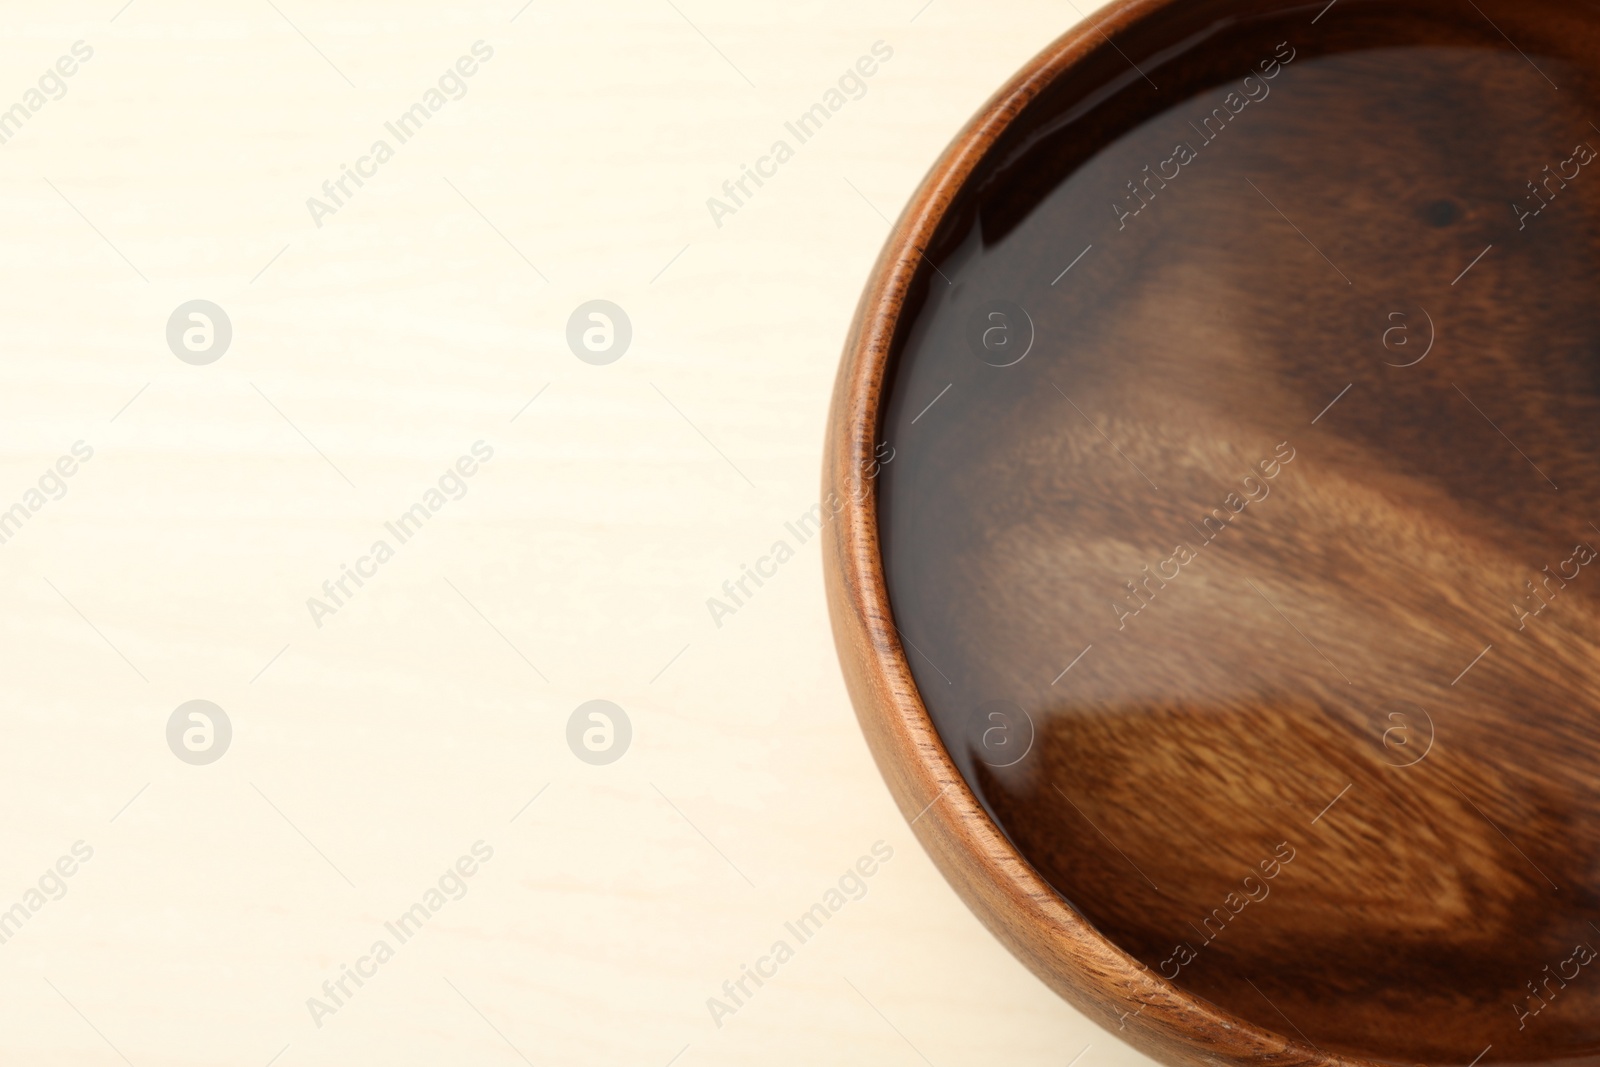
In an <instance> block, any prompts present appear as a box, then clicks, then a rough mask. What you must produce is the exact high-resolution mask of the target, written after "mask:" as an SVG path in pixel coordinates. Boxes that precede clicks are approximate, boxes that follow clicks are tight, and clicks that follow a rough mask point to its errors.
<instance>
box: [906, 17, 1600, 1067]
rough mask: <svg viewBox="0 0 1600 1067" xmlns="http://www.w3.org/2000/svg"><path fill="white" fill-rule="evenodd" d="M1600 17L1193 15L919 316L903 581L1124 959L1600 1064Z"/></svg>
mask: <svg viewBox="0 0 1600 1067" xmlns="http://www.w3.org/2000/svg"><path fill="white" fill-rule="evenodd" d="M1597 19H1600V15H1597V14H1596V13H1595V12H1594V11H1592V10H1590V9H1586V8H1581V7H1579V6H1578V5H1575V4H1567V3H1549V2H1525V0H1524V2H1518V3H1514V4H1513V3H1509V2H1500V0H1451V2H1450V3H1434V2H1409V0H1407V2H1402V3H1394V2H1385V3H1381V4H1379V3H1370V2H1361V0H1337V2H1336V3H1334V4H1332V5H1327V6H1324V3H1323V2H1319V3H1314V4H1311V5H1309V6H1307V5H1292V6H1291V5H1284V4H1272V3H1244V2H1230V3H1219V2H1197V3H1185V4H1175V5H1171V6H1167V7H1164V8H1160V9H1159V10H1156V11H1155V12H1154V13H1152V14H1150V15H1148V16H1146V17H1143V18H1140V19H1137V20H1134V21H1133V22H1132V23H1131V24H1129V25H1128V26H1127V27H1125V28H1123V29H1121V30H1119V31H1118V32H1116V33H1115V34H1114V35H1113V36H1112V37H1110V38H1108V39H1107V41H1106V45H1105V47H1102V48H1098V49H1096V50H1095V51H1094V52H1093V53H1092V54H1090V55H1089V56H1087V57H1086V58H1085V59H1084V60H1083V61H1082V62H1080V63H1078V64H1076V65H1074V66H1073V67H1072V68H1071V69H1069V70H1068V71H1067V72H1066V73H1064V74H1063V75H1062V76H1061V77H1059V78H1058V79H1057V80H1056V82H1055V83H1053V84H1052V85H1051V87H1050V88H1049V90H1048V91H1046V92H1045V93H1044V94H1043V95H1041V96H1040V97H1039V98H1037V99H1036V100H1035V101H1034V103H1033V104H1031V105H1030V106H1029V107H1028V108H1027V109H1026V110H1024V111H1023V112H1022V114H1021V115H1020V116H1018V118H1017V119H1016V120H1015V121H1014V122H1013V123H1012V124H1011V126H1010V127H1009V128H1008V130H1007V131H1006V133H1005V134H1004V135H1003V136H1002V137H1001V138H1000V139H999V140H998V141H997V142H996V144H995V145H994V146H993V148H992V149H991V150H990V151H989V153H988V155H987V157H986V158H985V160H984V162H983V163H982V164H981V165H980V166H979V168H978V169H977V171H976V172H975V173H974V174H973V176H972V178H971V180H969V181H968V182H967V183H966V186H965V188H964V190H963V192H962V193H961V195H960V196H958V197H957V199H956V201H955V202H954V203H953V204H952V205H951V206H950V207H949V209H948V211H947V212H946V214H945V217H944V219H943V221H942V223H941V224H940V227H939V229H938V232H937V235H936V237H935V240H934V242H933V244H932V246H931V247H930V249H929V251H928V254H927V258H928V267H927V269H924V270H922V271H921V272H920V274H919V275H918V278H917V280H916V282H915V284H914V286H913V291H912V293H911V296H910V299H909V301H908V303H907V304H906V306H905V310H904V311H903V313H902V316H901V322H900V326H899V331H898V334H897V341H896V345H895V350H894V353H893V355H892V357H891V364H890V369H889V376H888V380H887V383H888V384H887V389H886V394H885V396H886V399H885V401H884V406H883V409H882V413H881V416H880V432H879V436H880V438H881V440H882V441H883V442H884V444H885V445H886V446H887V447H888V448H889V449H890V450H892V459H891V460H890V461H889V462H887V463H885V464H883V465H882V469H881V472H879V473H878V476H877V483H876V484H877V502H878V503H877V506H878V514H879V522H880V534H881V537H882V546H883V567H884V576H885V579H886V582H887V586H888V591H889V599H890V603H891V606H892V609H893V614H894V621H895V626H896V627H897V628H898V629H899V631H900V633H901V636H902V639H903V642H904V645H905V654H906V656H907V658H908V660H909V662H910V666H911V669H912V672H913V674H914V677H915V680H916V683H917V688H918V690H919V691H920V694H921V697H922V699H923V702H924V704H925V705H926V707H927V709H928V712H929V714H930V715H931V717H932V720H933V722H934V724H935V726H936V727H937V729H938V732H939V735H940V737H941V739H942V740H943V742H944V745H945V747H946V748H947V750H948V752H949V755H950V756H951V758H952V759H953V760H954V761H955V762H956V764H957V766H958V767H959V768H960V770H961V773H962V775H963V776H964V778H965V779H966V781H967V783H968V784H969V785H970V787H971V788H972V790H973V792H974V793H975V795H976V796H977V797H978V798H979V800H980V801H981V803H982V804H983V806H984V807H985V808H986V809H987V811H988V813H989V815H990V816H991V817H992V818H993V820H994V821H995V823H996V824H997V825H998V826H999V828H1000V829H1001V830H1002V831H1003V832H1004V833H1005V834H1006V836H1007V837H1008V838H1009V839H1010V841H1011V842H1012V843H1013V844H1014V845H1015V847H1016V848H1017V850H1018V851H1019V852H1020V853H1021V855H1022V856H1023V857H1025V858H1026V860H1027V861H1028V862H1029V863H1030V864H1031V865H1032V866H1033V868H1034V869H1035V870H1037V871H1038V872H1039V873H1040V874H1041V875H1042V876H1043V877H1044V878H1046V879H1047V880H1048V881H1049V882H1050V884H1051V885H1053V886H1054V887H1055V889H1056V890H1057V891H1058V892H1059V893H1060V894H1061V896H1062V897H1063V898H1064V899H1065V900H1066V901H1067V902H1069V903H1070V905H1071V906H1072V907H1073V908H1075V909H1076V910H1077V911H1078V912H1079V913H1081V914H1082V915H1083V916H1084V917H1085V918H1086V919H1087V920H1088V921H1089V922H1090V923H1092V924H1093V926H1094V927H1096V928H1097V929H1098V930H1100V931H1101V932H1102V933H1104V934H1105V935H1106V936H1107V937H1109V938H1110V939H1111V940H1112V941H1113V942H1115V943H1116V944H1117V945H1118V946H1120V947H1122V948H1123V949H1124V950H1126V951H1127V952H1129V953H1131V954H1132V955H1133V956H1135V957H1136V958H1137V959H1138V960H1140V961H1142V962H1143V963H1144V964H1145V965H1146V966H1148V967H1149V968H1150V969H1151V970H1152V971H1155V972H1159V973H1160V974H1162V975H1163V976H1164V977H1166V978H1168V979H1170V980H1171V981H1172V982H1173V983H1174V984H1176V985H1177V986H1179V987H1181V988H1183V989H1185V990H1187V991H1190V992H1192V993H1195V994H1197V995H1199V996H1202V997H1204V998H1206V999H1208V1000H1210V1001H1212V1002H1214V1003H1216V1004H1218V1005H1220V1006H1222V1007H1224V1008H1226V1009H1228V1010H1229V1011H1231V1012H1233V1013H1235V1014H1237V1015H1239V1016H1241V1017H1243V1018H1245V1019H1248V1020H1250V1021H1252V1022H1254V1023H1257V1024H1258V1025H1260V1026H1262V1027H1264V1028H1267V1029H1270V1030H1273V1031H1277V1032H1281V1033H1284V1034H1286V1035H1290V1036H1298V1037H1300V1038H1302V1039H1303V1040H1305V1041H1306V1042H1308V1043H1310V1044H1312V1045H1315V1046H1316V1047H1318V1048H1321V1049H1324V1050H1328V1051H1337V1052H1341V1053H1346V1054H1353V1055H1359V1056H1364V1057H1368V1058H1372V1059H1381V1060H1388V1061H1392V1062H1404V1063H1414V1062H1417V1061H1425V1062H1429V1063H1435V1064H1438V1063H1456V1064H1468V1063H1472V1062H1475V1061H1476V1062H1481V1063H1484V1064H1489V1063H1510V1062H1534V1061H1551V1060H1567V1059H1571V1060H1592V1059H1594V1058H1595V1056H1594V1050H1596V1049H1600V966H1593V965H1592V964H1594V962H1595V960H1596V951H1595V949H1594V948H1593V947H1591V946H1600V927H1597V926H1596V925H1595V924H1596V923H1597V922H1600V900H1597V896H1596V877H1597V874H1600V819H1597V818H1596V816H1597V815H1600V794H1597V789H1596V785H1597V780H1596V774H1595V770H1594V768H1595V766H1596V761H1597V758H1600V738H1597V734H1596V730H1595V726H1594V724H1595V723H1596V721H1597V711H1600V684H1597V681H1600V679H1597V669H1600V668H1597V664H1600V657H1597V655H1596V652H1597V648H1600V565H1597V564H1600V553H1597V550H1600V528H1597V527H1600V449H1597V447H1596V443H1597V435H1596V426H1597V425H1600V308H1597V304H1596V300H1595V298H1594V295H1593V294H1594V289H1595V285H1596V282H1597V279H1600V154H1597V151H1596V149H1597V148H1600V128H1597V127H1596V126H1595V125H1594V122H1597V121H1600V107H1597V106H1596V103H1597V101H1596V94H1597V90H1600V81H1597V78H1596V72H1595V69H1594V66H1595V62H1596V57H1597V56H1600V51H1597V48H1596V46H1597V44H1600V40H1597V33H1596V25H1597ZM885 454H890V453H888V452H886V453H885ZM1480 1056H1481V1057H1482V1059H1481V1060H1479V1059H1478V1057H1480Z"/></svg>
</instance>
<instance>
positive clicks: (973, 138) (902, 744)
mask: <svg viewBox="0 0 1600 1067" xmlns="http://www.w3.org/2000/svg"><path fill="white" fill-rule="evenodd" d="M1183 2H1184V0H1113V2H1112V3H1110V4H1108V5H1107V6H1106V7H1104V8H1102V9H1101V10H1100V11H1097V12H1094V13H1093V14H1092V15H1091V17H1089V18H1085V19H1083V20H1081V21H1080V22H1078V23H1077V24H1076V25H1074V26H1073V27H1071V28H1070V29H1068V30H1067V31H1066V32H1065V33H1063V34H1062V35H1061V36H1060V37H1058V38H1056V39H1055V40H1054V41H1052V42H1051V43H1050V44H1049V45H1047V46H1046V47H1045V48H1044V49H1043V50H1042V51H1040V52H1039V53H1038V54H1037V55H1035V56H1034V57H1033V58H1032V59H1030V60H1029V61H1028V62H1027V63H1026V64H1025V65H1024V66H1023V67H1022V69H1021V70H1020V71H1018V72H1017V73H1016V74H1015V75H1013V76H1012V77H1011V78H1010V80H1009V81H1007V82H1006V83H1005V84H1004V85H1003V86H1002V87H1001V88H1000V89H999V90H998V91H997V92H995V93H994V95H993V96H991V97H990V98H989V100H988V101H987V102H986V103H984V105H983V106H982V107H981V108H979V110H978V112H977V113H976V114H975V115H974V116H973V117H972V118H971V119H970V120H968V122H967V123H966V124H965V125H964V126H963V127H962V129H961V131H960V132H959V133H958V134H957V135H956V136H955V138H954V139H953V140H952V141H951V142H950V144H949V146H948V147H947V148H945V150H944V151H943V153H942V154H941V155H940V156H939V158H938V160H937V161H936V162H935V163H934V165H933V166H932V168H931V169H930V170H929V171H928V173H927V175H926V176H925V177H924V178H923V180H922V182H921V183H920V184H919V185H918V187H917V189H916V191H915V192H914V193H913V194H912V196H911V198H910V200H909V201H908V202H907V204H906V206H905V208H904V210H903V211H902V212H901V214H900V216H899V218H898V219H896V221H895V223H894V225H893V227H892V229H891V231H890V233H889V236H888V238H887V240H886V241H885V242H884V245H883V249H882V251H881V252H880V253H879V255H878V258H877V260H876V262H875V263H874V264H873V267H872V271H871V274H870V275H869V278H868V281H867V284H866V287H865V289H864V290H863V292H862V295H861V299H860V302H859V303H858V305H857V307H856V312H855V317H854V320H853V321H852V323H851V326H850V331H849V333H848V335H847V337H846V340H845V344H844V352H843V357H842V359H841V361H840V365H839V371H838V375H837V377H836V379H835V382H834V390H833V396H832V400H831V403H830V408H829V412H828V424H827V436H826V438H825V442H824V455H823V478H822V494H823V496H822V501H823V504H824V507H825V509H828V510H825V512H824V514H829V513H830V511H831V517H832V521H831V522H829V523H827V524H826V525H827V526H828V527H829V532H828V535H827V537H826V538H825V539H824V542H823V570H824V582H825V585H826V591H827V598H828V610H829V616H830V618H831V620H832V628H833V634H834V644H835V648H836V650H837V652H838V655H839V660H840V666H841V668H842V669H843V673H844V677H845V682H846V686H847V688H848V690H849V692H850V697H851V702H852V704H853V705H854V707H855V709H856V716H857V719H858V721H859V722H860V725H861V729H862V732H863V733H864V734H865V735H866V739H867V742H868V746H869V748H870V749H871V751H872V754H873V758H874V759H875V761H876V762H877V764H878V769H879V771H880V773H881V774H882V775H883V777H884V780H885V782H886V784H887V785H888V786H889V790H890V793H891V794H892V795H893V797H894V799H895V802H896V803H897V804H898V805H899V808H900V811H901V814H902V815H903V816H904V817H905V818H906V819H907V821H908V822H909V824H910V826H911V828H912V830H913V832H914V833H915V834H916V836H917V839H918V840H919V841H920V842H921V844H922V846H923V848H924V849H925V850H926V851H927V853H928V854H929V856H930V857H931V858H932V859H933V860H934V863H935V865H936V866H937V867H938V868H939V869H940V871H941V872H942V873H943V874H944V876H945V878H946V880H947V881H949V882H950V884H951V885H952V886H953V887H954V888H955V890H956V891H957V893H958V894H959V895H960V896H961V897H962V899H963V900H964V901H965V902H966V904H967V906H968V907H969V908H970V909H971V910H972V911H973V912H974V913H975V914H976V915H977V916H978V918H979V919H980V920H982V922H983V923H984V925H985V926H987V927H988V928H989V930H990V932H992V933H993V934H994V935H995V936H996V937H997V938H998V939H999V940H1000V941H1001V942H1002V943H1003V944H1004V945H1005V946H1006V947H1007V948H1008V949H1009V950H1010V951H1011V952H1012V954H1013V955H1015V956H1016V957H1018V958H1019V959H1020V960H1021V961H1022V962H1023V963H1024V964H1026V965H1027V966H1028V967H1029V968H1030V969H1031V970H1032V971H1033V972H1034V973H1035V974H1036V975H1038V977H1039V978H1041V979H1042V980H1043V981H1044V982H1045V983H1046V984H1047V985H1049V986H1050V987H1051V988H1052V989H1054V990H1055V991H1056V992H1057V993H1058V994H1059V995H1061V996H1062V997H1063V998H1064V999H1066V1000H1067V1001H1068V1002H1070V1003H1071V1004H1073V1005H1074V1006H1075V1007H1076V1008H1078V1010H1080V1011H1082V1012H1083V1013H1084V1014H1085V1015H1088V1016H1089V1017H1090V1018H1092V1019H1094V1020H1095V1021H1096V1022H1098V1023H1099V1024H1100V1025H1101V1026H1103V1027H1104V1028H1106V1029H1107V1030H1110V1031H1112V1032H1114V1033H1117V1034H1119V1036H1121V1037H1122V1038H1123V1039H1124V1040H1126V1041H1128V1042H1129V1043H1130V1044H1132V1045H1133V1046H1134V1047H1136V1048H1138V1049H1139V1050H1140V1051H1142V1052H1144V1053H1146V1054H1148V1055H1150V1056H1152V1057H1154V1058H1155V1059H1157V1060H1160V1061H1162V1062H1164V1063H1169V1064H1181V1065H1184V1067H1200V1065H1216V1064H1218V1063H1237V1064H1246V1063H1250V1064H1260V1063H1271V1064H1275V1065H1288V1064H1295V1065H1318V1067H1321V1065H1327V1067H1374V1061H1371V1060H1367V1059H1363V1058H1359V1057H1354V1056H1346V1055H1342V1054H1339V1053H1334V1052H1329V1051H1326V1050H1322V1049H1319V1048H1317V1047H1316V1046H1314V1045H1312V1044H1310V1043H1309V1041H1308V1040H1306V1039H1302V1038H1298V1037H1295V1038H1291V1037H1288V1036H1285V1035H1284V1034H1281V1033H1278V1032H1275V1031H1273V1030H1268V1029H1265V1028H1263V1027H1261V1026H1258V1025H1256V1024H1255V1023H1252V1022H1250V1021H1248V1020H1246V1019H1243V1018H1241V1017H1239V1016H1236V1015H1234V1014H1232V1013H1231V1012H1228V1011H1226V1010H1224V1009H1223V1008H1221V1007H1220V1006H1218V1005H1216V1004H1213V1003H1211V1002H1210V1001H1208V1000H1206V999H1204V998H1202V997H1199V996H1197V995H1195V994H1192V993H1188V992H1186V991H1184V990H1183V989H1180V988H1179V987H1177V986H1175V985H1173V984H1172V983H1171V982H1170V981H1168V980H1167V979H1165V978H1164V977H1162V976H1161V975H1160V974H1159V973H1157V972H1153V971H1151V970H1150V969H1149V968H1147V967H1145V965H1144V964H1142V963H1140V962H1139V961H1138V960H1136V959H1134V958H1133V957H1132V956H1130V955H1129V954H1128V953H1127V952H1125V951H1124V950H1123V949H1121V948H1120V947H1118V946H1117V945H1116V944H1115V943H1114V942H1112V941H1111V940H1110V939H1109V938H1107V937H1106V936H1105V935H1103V934H1101V933H1100V932H1099V931H1098V930H1096V929H1095V928H1094V927H1093V926H1092V925H1091V924H1090V923H1089V922H1088V920H1086V919H1085V918H1084V917H1083V916H1081V915H1080V914H1079V913H1078V912H1077V911H1075V910H1074V909H1073V908H1072V907H1071V906H1070V905H1069V904H1068V903H1067V902H1066V900H1065V899H1064V898H1063V897H1062V896H1061V895H1060V894H1059V893H1057V892H1056V890H1055V889H1054V888H1053V887H1052V886H1051V885H1050V883H1049V882H1047V881H1046V880H1045V879H1044V878H1043V877H1042V876H1040V875H1039V874H1038V873H1037V872H1036V871H1035V870H1034V869H1033V867H1032V866H1031V865H1030V864H1029V863H1028V861H1027V860H1026V859H1024V858H1023V856H1022V855H1021V853H1020V852H1018V851H1017V849H1016V848H1015V847H1013V846H1012V844H1011V842H1010V841H1009V839H1007V837H1006V835H1005V834H1004V833H1003V832H1001V830H1000V829H999V827H998V826H996V825H995V823H994V822H993V821H992V820H991V819H990V818H989V816H988V814H987V813H986V812H985V811H984V809H983V807H982V805H980V804H979V803H978V800H977V798H976V797H975V796H974V795H973V793H972V790H971V789H970V788H969V786H968V785H967V783H966V781H965V779H963V778H962V776H961V774H960V772H959V771H958V770H957V768H956V766H955V764H954V762H953V761H952V760H951V759H950V756H949V753H948V752H947V751H946V749H945V747H944V743H943V742H942V741H941V740H940V737H939V734H938V731H937V730H936V729H935V728H934V725H933V721H932V719H931V718H930V717H929V714H928V711H927V708H926V707H925V706H924V705H923V703H922V698H921V696H920V694H919V693H918V690H917V685H916V682H915V680H914V678H913V677H912V674H911V670H910V665H909V663H908V662H907V658H906V654H905V650H904V649H903V648H902V646H901V641H900V636H899V631H898V630H897V629H896V628H895V625H894V622H893V617H894V616H893V611H892V610H891V608H890V604H889V596H888V587H887V584H886V582H885V580H884V574H883V565H882V557H881V553H880V546H879V540H878V530H877V498H876V493H875V492H874V488H873V478H874V477H875V473H876V470H877V464H876V462H875V456H874V450H875V447H876V444H877V434H878V430H879V428H880V424H881V416H882V400H883V397H884V390H885V385H886V372H887V369H888V364H889V360H890V357H891V355H892V352H893V348H894V338H895V333H896V329H897V326H898V324H899V321H900V314H901V311H902V309H903V308H904V306H905V302H906V299H907V296H908V294H909V292H910V289H911V286H912V284H913V281H914V279H915V278H916V277H917V276H918V273H919V271H922V270H924V269H925V268H924V262H925V259H924V255H923V253H924V250H925V249H927V248H928V247H929V245H930V244H931V242H932V240H933V237H934V234H935V233H936V231H937V229H938V227H939V225H940V224H941V222H943V220H944V219H945V217H946V214H947V212H948V210H949V208H950V207H951V204H952V203H953V201H954V200H955V198H956V196H957V195H958V193H959V192H960V191H961V190H962V189H963V188H964V187H965V185H966V182H967V180H968V179H969V178H970V177H971V176H972V175H973V173H974V171H975V170H976V169H977V168H978V167H979V166H980V165H981V164H982V163H983V161H984V160H985V158H986V157H987V155H988V153H989V151H990V149H992V148H993V147H994V146H995V144H996V142H997V141H998V140H999V139H1000V137H1001V135H1002V134H1003V133H1004V132H1005V130H1006V129H1007V128H1008V127H1009V126H1010V125H1011V123H1012V122H1013V121H1014V120H1015V119H1016V118H1017V117H1018V116H1019V115H1020V114H1021V113H1022V111H1023V109H1024V108H1025V107H1026V106H1027V105H1028V104H1029V103H1031V102H1032V101H1033V100H1034V99H1035V98H1036V97H1038V96H1039V94H1040V93H1041V92H1043V91H1044V89H1045V88H1046V87H1047V86H1049V85H1050V84H1051V83H1052V82H1054V81H1055V80H1056V79H1057V78H1058V77H1059V76H1060V75H1062V74H1063V73H1064V72H1066V71H1067V70H1068V69H1070V68H1072V67H1073V66H1075V65H1076V64H1078V63H1080V62H1082V61H1083V60H1084V59H1085V58H1087V57H1088V56H1089V55H1090V54H1091V53H1094V52H1097V51H1099V50H1101V49H1104V48H1108V47H1115V45H1113V44H1112V43H1111V42H1112V36H1113V35H1114V34H1116V33H1119V32H1121V31H1125V30H1127V29H1128V28H1129V27H1131V26H1133V25H1135V24H1137V23H1140V22H1143V21H1145V20H1147V19H1150V18H1152V17H1155V16H1158V15H1159V14H1161V13H1162V12H1165V11H1166V10H1168V9H1169V8H1171V7H1173V6H1176V5H1177V4H1181V3H1183ZM1285 6H1290V5H1285ZM891 444H892V442H891ZM869 472H871V473H869ZM1291 1026H1292V1024H1291Z"/></svg>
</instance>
